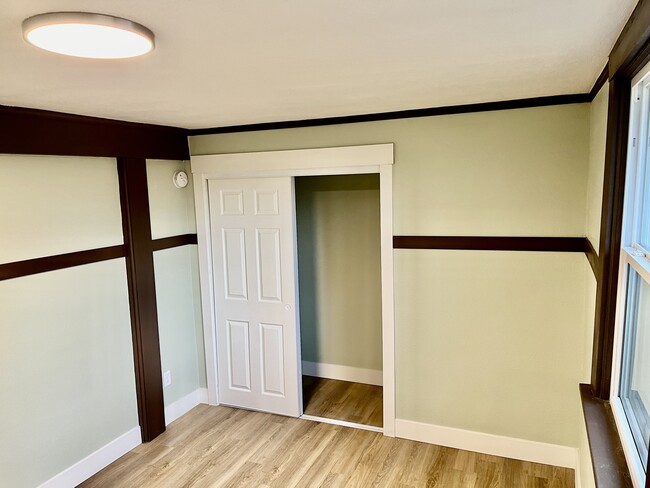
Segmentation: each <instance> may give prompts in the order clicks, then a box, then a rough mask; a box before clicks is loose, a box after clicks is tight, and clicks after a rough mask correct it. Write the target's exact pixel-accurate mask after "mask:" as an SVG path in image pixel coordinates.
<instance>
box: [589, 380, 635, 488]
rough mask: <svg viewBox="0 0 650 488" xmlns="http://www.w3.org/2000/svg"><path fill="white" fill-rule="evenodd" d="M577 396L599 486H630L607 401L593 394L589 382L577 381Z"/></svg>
mask: <svg viewBox="0 0 650 488" xmlns="http://www.w3.org/2000/svg"><path fill="white" fill-rule="evenodd" d="M580 400H581V401H582V411H583V412H584V416H585V423H586V426H587V437H588V438H589V447H590V450H591V460H592V463H593V467H594V478H595V480H596V486H598V487H599V488H610V487H611V488H614V487H620V488H623V487H632V479H631V478H630V473H629V471H628V469H627V462H626V461H625V454H624V453H623V446H622V445H621V440H620V438H619V435H618V430H617V429H616V423H615V422H614V416H613V414H612V409H611V407H610V405H609V402H607V401H605V400H600V399H598V398H596V397H595V395H594V390H593V388H592V387H591V385H585V384H581V385H580Z"/></svg>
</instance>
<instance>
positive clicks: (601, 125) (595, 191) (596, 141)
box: [586, 83, 609, 252]
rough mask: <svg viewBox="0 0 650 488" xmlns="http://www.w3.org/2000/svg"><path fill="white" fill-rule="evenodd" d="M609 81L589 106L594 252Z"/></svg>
mask: <svg viewBox="0 0 650 488" xmlns="http://www.w3.org/2000/svg"><path fill="white" fill-rule="evenodd" d="M608 100H609V83H605V86H603V87H602V88H601V89H600V91H599V92H598V94H597V95H596V98H594V101H593V102H592V103H591V105H590V107H589V170H588V178H587V231H586V232H587V237H588V238H589V241H590V242H591V245H592V246H594V249H595V250H596V252H598V248H599V246H600V213H601V206H602V199H603V178H604V173H605V141H606V138H607V103H608Z"/></svg>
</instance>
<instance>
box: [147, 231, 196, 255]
mask: <svg viewBox="0 0 650 488" xmlns="http://www.w3.org/2000/svg"><path fill="white" fill-rule="evenodd" d="M196 243H197V237H196V234H183V235H180V236H172V237H163V238H161V239H155V240H153V241H151V247H152V250H153V251H162V250H164V249H171V248H172V247H181V246H188V245H190V244H196Z"/></svg>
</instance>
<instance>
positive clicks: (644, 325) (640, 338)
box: [620, 267, 650, 470]
mask: <svg viewBox="0 0 650 488" xmlns="http://www.w3.org/2000/svg"><path fill="white" fill-rule="evenodd" d="M628 276H629V278H628V289H627V304H626V313H625V336H624V338H623V362H622V370H621V390H620V397H621V402H622V403H623V409H624V410H625V415H626V417H627V420H628V422H629V424H630V430H631V431H632V436H633V437H634V442H635V444H636V448H637V450H638V451H639V456H640V458H641V462H642V463H643V466H644V469H646V470H647V466H646V464H647V461H648V439H649V437H650V416H649V415H648V408H649V407H650V284H648V283H646V282H645V281H644V280H643V278H641V276H640V275H639V274H638V273H637V272H636V271H634V269H632V268H631V267H630V268H629V273H628Z"/></svg>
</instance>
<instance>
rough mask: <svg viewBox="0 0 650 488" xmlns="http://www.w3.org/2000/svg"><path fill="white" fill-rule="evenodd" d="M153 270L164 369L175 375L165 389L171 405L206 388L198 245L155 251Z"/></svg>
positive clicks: (166, 397)
mask: <svg viewBox="0 0 650 488" xmlns="http://www.w3.org/2000/svg"><path fill="white" fill-rule="evenodd" d="M154 271H155V276H156V303H157V307H158V331H159V337H160V356H161V361H162V369H163V371H170V372H171V375H172V384H171V385H169V386H166V387H165V388H164V389H163V394H164V398H165V406H168V405H170V404H171V403H173V402H175V401H176V400H179V399H180V398H182V397H184V396H185V395H187V394H189V393H192V392H193V391H194V390H196V389H197V388H205V387H206V382H205V357H204V354H203V330H202V321H201V314H200V301H199V300H200V298H199V297H200V295H198V294H195V291H196V288H197V286H198V264H197V250H196V246H182V247H175V248H171V249H165V250H163V251H157V252H155V253H154Z"/></svg>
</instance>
